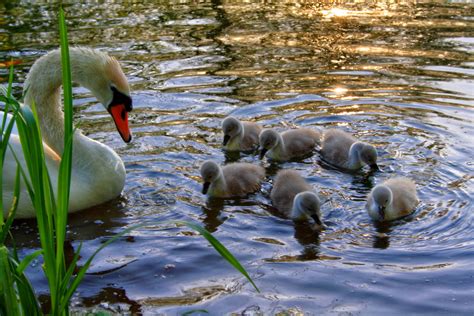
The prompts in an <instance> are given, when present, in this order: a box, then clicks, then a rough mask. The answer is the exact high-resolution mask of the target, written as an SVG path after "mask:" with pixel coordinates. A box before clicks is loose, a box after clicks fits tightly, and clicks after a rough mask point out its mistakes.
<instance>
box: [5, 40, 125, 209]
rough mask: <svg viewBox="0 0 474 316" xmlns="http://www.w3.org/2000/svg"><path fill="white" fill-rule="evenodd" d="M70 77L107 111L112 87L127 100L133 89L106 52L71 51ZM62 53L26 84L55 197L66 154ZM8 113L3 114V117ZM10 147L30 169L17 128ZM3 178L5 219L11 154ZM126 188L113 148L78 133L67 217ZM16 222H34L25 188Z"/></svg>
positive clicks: (38, 65)
mask: <svg viewBox="0 0 474 316" xmlns="http://www.w3.org/2000/svg"><path fill="white" fill-rule="evenodd" d="M70 59H71V72H72V78H73V81H75V82H77V83H79V84H80V85H82V86H84V87H85V88H87V89H89V90H91V92H92V93H93V94H94V96H96V98H97V99H98V100H99V101H100V102H101V103H102V104H104V106H107V105H108V104H109V103H110V102H111V101H112V98H113V93H112V91H111V86H114V87H116V88H117V89H119V90H120V92H122V93H123V94H125V95H129V93H130V91H129V87H128V83H127V82H126V78H125V75H124V74H123V71H122V70H121V68H120V65H119V64H118V62H117V61H116V60H115V59H113V58H112V57H110V56H108V55H107V54H105V53H102V52H99V51H96V50H91V49H87V48H71V49H70ZM61 80H62V77H61V64H60V52H59V50H54V51H52V52H50V53H48V54H46V55H44V56H43V57H41V58H40V59H38V60H37V61H36V62H35V63H34V64H33V66H32V67H31V69H30V72H29V73H28V76H27V79H26V81H25V86H24V89H25V91H26V94H25V104H26V105H25V106H27V105H28V104H32V103H33V102H34V103H35V105H36V109H37V113H38V118H39V122H40V127H41V132H42V136H43V141H44V142H43V146H44V151H45V159H46V166H47V168H48V172H49V175H50V177H51V180H52V185H53V189H54V191H55V192H57V181H58V180H57V179H58V170H59V163H60V155H61V154H62V151H63V141H64V140H63V134H64V118H63V112H62V110H61V100H60V86H61ZM3 115H4V113H3V112H2V113H1V116H2V117H3ZM9 144H10V147H11V149H12V150H13V151H14V152H15V154H16V156H17V157H18V159H19V161H20V162H21V164H22V166H23V169H24V170H27V169H26V165H25V161H24V157H23V152H22V150H21V144H20V140H19V136H18V131H17V130H16V127H15V128H14V129H13V130H12V134H11V136H10V140H9ZM3 170H4V173H3V199H4V200H3V207H4V214H6V212H7V211H8V209H9V208H10V205H11V201H12V195H13V188H14V181H15V171H16V161H15V159H14V157H13V154H12V152H11V150H10V149H8V150H7V153H6V157H5V162H4V168H3ZM124 184H125V167H124V164H123V162H122V160H121V159H120V157H119V156H118V155H117V154H116V153H115V152H114V151H113V150H112V149H111V148H110V147H107V146H105V145H104V144H101V143H99V142H97V141H95V140H92V139H90V138H88V137H86V136H84V135H83V134H82V133H81V132H80V131H76V133H75V134H74V144H73V166H72V182H71V193H70V206H69V212H74V211H78V210H81V209H85V208H88V207H92V206H94V205H98V204H101V203H104V202H106V201H108V200H111V199H113V198H115V197H117V196H118V195H119V194H120V193H121V191H122V189H123V187H124ZM20 194H21V195H20V200H19V206H18V210H17V213H16V218H30V217H35V210H34V209H33V205H32V204H31V201H30V198H29V195H28V193H27V190H26V188H25V186H24V184H23V183H22V185H21V193H20Z"/></svg>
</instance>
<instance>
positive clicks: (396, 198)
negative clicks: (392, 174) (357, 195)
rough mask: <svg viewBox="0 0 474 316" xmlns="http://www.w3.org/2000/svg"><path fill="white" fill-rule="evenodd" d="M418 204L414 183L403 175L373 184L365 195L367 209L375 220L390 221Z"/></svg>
mask: <svg viewBox="0 0 474 316" xmlns="http://www.w3.org/2000/svg"><path fill="white" fill-rule="evenodd" d="M417 205H418V197H417V194H416V187H415V183H414V182H413V181H412V180H410V179H408V178H404V177H398V178H392V179H389V180H387V181H385V182H383V183H382V184H379V185H377V186H375V187H374V188H373V189H372V191H371V192H370V194H369V196H368V197H367V205H366V208H367V211H368V213H369V216H370V217H371V218H372V219H373V220H376V221H382V222H383V221H391V220H394V219H398V218H401V217H404V216H407V215H409V214H411V213H412V212H413V211H414V210H415V208H416V206H417Z"/></svg>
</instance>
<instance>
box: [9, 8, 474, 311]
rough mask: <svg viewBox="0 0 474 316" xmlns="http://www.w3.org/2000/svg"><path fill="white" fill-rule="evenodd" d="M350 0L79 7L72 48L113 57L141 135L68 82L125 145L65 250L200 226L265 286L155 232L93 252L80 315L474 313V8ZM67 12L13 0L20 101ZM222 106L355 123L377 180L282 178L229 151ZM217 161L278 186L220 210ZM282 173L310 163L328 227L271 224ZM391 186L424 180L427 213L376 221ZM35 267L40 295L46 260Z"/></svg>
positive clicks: (313, 123)
mask: <svg viewBox="0 0 474 316" xmlns="http://www.w3.org/2000/svg"><path fill="white" fill-rule="evenodd" d="M326 3H327V2H326ZM337 3H338V5H335V4H320V3H319V4H318V2H314V3H300V4H293V3H292V4H276V3H267V4H265V5H256V4H243V3H239V2H230V3H221V2H220V1H212V2H210V3H201V4H199V5H197V4H191V3H189V4H187V3H186V2H179V3H172V4H165V3H162V4H144V3H141V1H133V2H130V3H128V4H121V2H114V1H101V4H98V5H97V4H82V5H81V4H74V5H69V6H67V7H66V11H67V13H68V22H69V29H70V38H71V43H72V44H74V45H87V46H91V47H95V48H99V49H101V50H104V51H107V52H109V53H110V54H112V55H114V56H116V57H117V58H118V59H119V60H120V61H121V63H122V65H123V67H124V70H125V73H126V74H127V77H128V79H129V81H130V83H131V88H132V90H133V92H132V96H133V100H134V106H135V109H134V111H133V113H132V114H131V124H132V130H133V134H134V140H133V141H132V143H130V144H124V143H123V142H122V141H121V139H120V137H119V135H118V133H117V132H116V131H115V128H114V125H113V123H112V121H111V119H110V118H109V117H108V115H107V113H106V112H105V111H104V110H103V108H102V107H101V105H99V104H98V103H97V101H96V100H95V98H93V97H92V96H91V94H90V93H89V92H88V91H86V90H85V89H83V88H79V87H78V88H76V89H75V92H76V94H75V96H76V99H75V107H76V114H75V116H76V120H77V121H78V122H80V125H81V129H83V131H84V133H86V134H87V135H89V136H90V137H92V138H94V139H96V140H98V141H101V142H103V143H105V144H107V145H108V146H111V147H112V148H114V149H115V150H116V151H117V152H118V154H119V155H120V156H121V157H122V159H123V160H124V161H125V164H126V168H127V183H126V187H125V190H124V192H123V195H122V196H121V197H120V198H118V199H117V200H115V201H111V202H110V203H108V204H106V205H102V206H99V207H97V208H94V209H90V210H86V211H83V212H80V213H77V214H74V215H73V216H71V217H70V225H69V238H70V240H71V245H72V247H75V248H77V246H78V245H79V243H80V242H83V243H84V247H83V258H87V257H88V256H89V255H90V254H92V252H93V251H94V250H95V249H96V248H97V247H98V246H99V245H100V244H101V243H102V242H104V241H105V240H107V239H108V238H109V236H111V235H113V234H114V233H116V232H119V231H121V230H122V229H124V228H126V227H129V226H131V225H133V224H136V223H140V222H143V221H145V220H153V221H164V220H177V219H180V220H190V221H195V222H198V223H200V224H202V225H203V226H205V227H206V228H207V229H208V230H209V231H211V232H213V233H214V235H215V236H216V237H217V238H218V239H219V240H221V241H222V242H223V243H224V244H225V245H226V246H227V247H228V248H229V249H230V250H231V251H232V252H233V253H234V254H235V255H236V257H237V258H238V259H239V260H240V261H241V262H242V263H243V264H244V265H245V266H246V267H247V269H248V271H249V273H250V275H251V276H252V278H253V279H254V280H255V282H256V283H257V285H258V286H259V287H260V289H261V293H256V292H255V290H254V289H253V288H252V286H251V285H250V284H249V283H248V282H247V281H246V280H245V279H244V278H243V277H241V276H240V275H239V274H238V273H236V272H235V271H234V270H233V269H232V268H231V267H230V266H229V265H228V264H227V263H226V262H224V261H223V260H222V259H220V257H219V256H218V255H217V254H216V253H215V251H214V250H213V249H212V248H210V246H209V245H208V244H207V243H206V242H205V241H204V240H203V239H202V238H201V237H200V236H198V235H197V234H195V233H193V232H190V231H189V230H187V229H185V228H183V227H175V226H172V227H166V228H165V229H162V228H163V227H162V226H160V225H158V224H156V225H149V226H147V227H146V228H143V229H140V230H138V231H135V232H133V233H132V234H130V236H128V237H127V238H122V239H120V240H119V241H118V242H116V243H114V244H113V245H111V246H110V247H107V248H106V249H105V251H103V252H102V253H101V254H100V255H99V256H98V257H97V260H95V261H94V264H93V266H92V267H91V269H90V273H89V274H88V275H87V277H86V278H85V281H84V283H83V284H82V285H81V286H80V288H79V291H78V293H77V295H76V297H75V298H74V303H73V304H74V306H75V308H77V309H81V308H91V307H93V308H95V309H99V308H101V309H105V310H109V311H115V312H124V313H125V312H142V313H150V314H153V313H157V312H162V313H165V314H180V313H184V312H187V311H191V310H207V311H208V312H209V313H210V314H222V313H231V312H235V313H238V314H245V315H251V314H254V315H255V314H259V313H261V314H275V313H278V312H282V311H286V312H289V313H293V314H296V313H298V312H305V313H309V314H311V313H315V314H319V313H323V314H359V313H362V314H381V313H390V314H393V313H395V311H396V312H397V313H409V314H414V313H417V314H418V313H424V314H431V313H433V312H443V313H445V314H453V313H455V314H472V312H473V310H474V303H473V302H474V265H473V262H474V242H473V240H474V229H473V228H474V225H473V222H474V215H473V211H474V208H473V198H472V195H473V191H474V190H473V188H474V185H473V176H474V172H473V164H474V161H473V157H474V150H473V149H474V145H473V140H472V137H473V135H474V134H473V132H474V128H473V122H474V109H473V105H474V83H473V82H474V81H473V78H474V54H473V53H474V6H473V5H472V4H471V5H470V4H466V3H449V2H445V1H433V2H427V1H416V4H415V1H399V2H397V4H394V1H371V2H370V3H369V4H367V3H366V4H363V5H362V4H354V3H352V2H344V1H338V2H337ZM55 10H56V9H55V6H53V5H50V4H46V3H44V4H32V3H29V2H27V1H25V2H23V1H8V2H7V3H3V2H2V3H0V61H4V60H7V59H9V58H10V57H13V58H14V59H19V60H21V61H22V63H21V64H20V65H19V66H17V73H16V77H15V83H16V85H15V91H16V93H17V95H20V93H21V88H22V83H23V82H24V79H25V75H26V73H27V71H28V69H29V68H30V66H31V64H32V63H33V61H34V60H35V59H37V58H38V57H39V56H41V55H43V54H44V53H45V52H46V51H47V50H49V49H52V48H55V47H57V46H58V40H57V28H56V13H55V12H56V11H55ZM5 80H6V69H5V68H0V81H5ZM229 114H232V115H235V116H237V117H239V118H242V119H247V120H251V121H258V122H259V123H261V124H262V125H264V126H265V127H278V128H279V129H281V130H283V129H286V128H289V127H292V126H306V127H317V128H321V129H324V128H328V127H338V128H341V129H344V130H347V131H349V132H351V133H353V134H355V135H356V136H357V137H359V138H360V139H363V140H365V141H368V142H370V143H373V144H374V145H375V146H376V147H377V150H378V153H379V156H380V165H381V168H382V170H381V171H380V172H376V173H369V172H368V170H363V171H361V172H359V173H356V174H345V173H342V172H340V171H338V170H334V169H330V168H328V167H327V166H325V165H323V164H321V162H320V159H319V157H318V155H317V154H316V155H314V156H313V157H310V158H307V159H305V160H304V161H301V162H290V163H283V164H280V165H274V166H270V165H269V164H268V163H267V162H265V161H263V162H262V161H259V160H258V159H257V157H256V156H254V155H241V156H240V157H235V156H232V157H231V156H226V154H225V153H224V152H223V151H222V149H221V146H220V144H221V142H222V135H221V134H220V123H221V121H222V118H224V117H225V116H227V115H229ZM206 159H215V160H217V161H219V162H222V163H224V162H228V161H231V160H235V159H239V160H240V161H246V162H253V163H256V164H262V165H263V166H265V167H266V168H267V181H266V184H265V185H264V186H263V188H262V190H261V192H259V193H257V194H254V195H250V196H248V197H247V198H245V199H239V200H230V201H225V202H212V203H210V202H207V201H206V198H205V197H204V196H203V195H202V194H201V193H200V189H201V184H200V181H199V171H198V168H199V165H200V163H201V162H202V161H203V160H206ZM282 168H294V169H297V170H300V171H301V173H302V174H303V175H304V176H305V177H306V178H307V179H308V181H309V182H311V184H312V185H313V186H314V187H315V188H317V190H319V192H320V194H321V196H322V197H323V200H324V201H325V203H324V204H323V206H322V212H323V216H324V221H325V222H326V223H327V226H328V228H327V229H326V230H325V231H323V232H321V233H320V234H318V233H315V232H313V231H312V230H311V229H310V227H308V225H305V224H297V225H295V224H294V223H293V222H292V221H290V220H288V219H285V218H281V217H279V216H277V214H275V212H274V210H273V208H272V207H271V203H270V201H269V192H270V190H271V181H272V179H273V177H274V175H275V173H276V172H277V171H278V170H279V169H282ZM394 175H405V176H409V177H411V178H413V179H414V180H415V181H416V183H417V188H418V193H419V196H420V199H421V201H422V202H421V204H420V206H419V208H418V209H417V210H416V212H415V213H414V214H413V215H412V216H410V217H408V218H406V219H403V220H400V221H397V222H394V223H392V224H390V225H386V226H380V225H376V224H374V223H373V222H372V221H371V220H370V219H369V217H368V215H367V213H366V211H365V210H364V205H365V198H366V195H367V193H368V192H369V191H370V189H371V188H372V187H373V186H374V185H375V184H376V183H379V182H381V181H383V180H384V179H386V178H389V177H391V176H394ZM36 234H37V231H36V229H35V222H34V221H22V222H17V223H16V225H15V227H14V237H15V240H16V242H17V243H18V244H19V246H20V250H21V254H23V255H24V254H26V253H29V252H31V251H33V250H35V249H37V248H38V245H39V241H38V238H37V237H36ZM32 236H33V238H32ZM28 274H29V276H30V277H31V279H32V282H33V284H34V285H35V287H36V288H37V289H38V291H39V292H40V293H42V296H43V297H45V296H46V294H47V286H46V281H45V279H44V278H43V274H42V272H41V262H35V263H34V264H33V267H31V268H30V269H29V271H28ZM202 313H204V312H202Z"/></svg>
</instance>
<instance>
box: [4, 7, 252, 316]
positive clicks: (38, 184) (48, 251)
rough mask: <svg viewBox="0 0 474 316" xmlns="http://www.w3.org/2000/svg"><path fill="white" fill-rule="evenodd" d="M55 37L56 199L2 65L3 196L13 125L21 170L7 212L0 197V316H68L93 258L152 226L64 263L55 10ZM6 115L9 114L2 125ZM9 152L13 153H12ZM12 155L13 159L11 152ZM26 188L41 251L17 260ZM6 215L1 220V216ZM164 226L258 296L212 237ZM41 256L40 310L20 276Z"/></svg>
mask: <svg viewBox="0 0 474 316" xmlns="http://www.w3.org/2000/svg"><path fill="white" fill-rule="evenodd" d="M59 37H60V47H61V65H62V78H63V103H64V117H65V126H64V127H65V134H64V151H63V153H62V156H61V163H60V171H59V177H58V192H57V196H55V194H54V192H53V186H52V183H51V179H50V177H49V174H48V170H47V168H46V164H45V160H44V159H45V157H44V151H43V141H42V136H41V130H40V128H39V124H38V117H37V113H36V109H35V105H34V104H30V105H29V106H30V107H31V109H30V108H28V107H22V106H21V105H20V103H19V102H18V101H17V100H16V99H15V98H14V97H13V96H12V83H13V73H14V69H13V66H14V65H15V62H14V61H10V62H6V63H5V65H8V66H9V67H10V73H9V80H8V84H7V87H6V88H5V87H1V86H0V102H2V103H4V104H5V108H4V113H5V115H3V120H2V122H1V129H0V131H1V138H0V187H1V188H2V191H3V180H2V179H3V165H4V161H5V157H6V153H7V151H8V150H9V149H10V150H11V148H10V147H9V143H8V141H9V138H10V135H11V133H12V130H13V128H14V124H15V123H16V127H17V129H18V134H19V138H20V141H21V145H22V149H23V153H24V157H25V160H26V170H25V169H23V168H22V167H21V166H20V165H19V164H18V159H17V158H16V157H15V160H16V161H17V164H18V167H17V169H16V181H15V190H14V194H13V202H12V203H11V204H12V205H11V207H10V209H9V210H8V212H4V209H3V207H4V204H3V192H2V195H0V213H1V216H0V315H43V312H45V313H47V314H51V315H69V313H70V310H69V303H70V300H71V298H72V296H73V294H74V292H75V291H76V289H77V288H78V286H79V285H80V283H81V281H82V280H83V278H84V276H85V274H86V272H87V269H88V268H89V266H90V265H91V264H92V261H93V259H94V257H95V256H96V255H97V254H98V253H99V252H100V251H101V250H102V249H104V248H105V247H107V246H108V245H109V244H110V243H112V242H114V241H115V240H117V239H118V238H120V237H121V236H124V235H126V234H127V233H130V232H131V231H133V230H136V229H139V228H141V227H144V226H146V225H147V224H156V222H153V223H142V224H139V225H135V226H132V227H129V228H127V229H124V230H122V231H121V232H120V233H118V234H116V235H114V236H113V237H112V238H110V239H108V240H107V241H106V242H105V243H103V244H102V245H101V246H100V247H99V248H98V249H97V250H95V252H94V253H93V254H92V256H91V257H90V258H88V259H87V260H85V261H84V262H83V263H82V264H81V266H79V265H78V261H79V259H80V251H81V248H82V244H79V246H78V247H77V250H76V251H75V253H74V255H73V258H72V260H67V263H66V257H65V252H64V244H65V242H66V227H67V219H68V211H67V210H68V204H69V193H70V186H71V169H72V146H73V144H72V138H73V134H74V127H73V108H72V101H73V97H72V78H71V70H70V61H69V44H68V37H67V28H66V22H65V15H64V11H63V9H62V8H60V9H59ZM6 113H9V114H10V120H9V121H8V120H7V115H6ZM12 152H13V150H12ZM13 155H14V156H15V154H14V153H13ZM21 181H23V183H25V185H26V187H27V190H28V193H29V196H30V198H31V200H32V203H33V205H34V207H35V210H36V220H37V225H38V232H39V237H40V241H41V249H39V250H36V251H34V252H32V253H30V254H28V255H27V256H25V257H24V258H22V259H21V260H20V258H19V256H18V253H17V251H16V247H15V243H14V240H9V244H12V245H13V246H12V247H7V246H6V245H5V244H6V241H7V239H9V237H10V238H11V234H10V233H9V229H10V227H11V225H12V223H13V219H14V217H15V212H16V209H17V206H18V199H19V195H20V182H21ZM4 214H6V217H4ZM160 224H163V225H177V226H187V227H189V228H191V229H193V230H195V231H196V232H198V233H200V234H201V235H202V236H203V237H204V238H205V239H206V240H207V241H208V242H209V243H210V245H211V246H212V247H214V249H215V250H216V251H217V252H218V253H219V254H220V255H221V256H222V257H223V258H224V259H225V260H227V261H228V262H229V263H230V264H231V265H232V266H233V267H234V268H235V269H236V270H237V271H239V272H240V273H241V274H242V275H243V276H244V277H245V278H247V280H248V281H249V282H250V283H251V284H252V286H253V287H254V288H255V290H256V291H257V292H259V289H258V287H257V286H256V285H255V283H254V282H253V280H252V279H251V277H250V276H249V275H248V273H247V272H246V270H245V269H244V267H243V266H242V265H241V264H240V263H239V261H238V260H237V259H236V258H235V257H234V256H233V255H232V254H231V253H230V252H229V250H228V249H227V248H226V247H225V246H223V245H222V244H221V243H220V242H219V241H218V240H217V239H215V238H214V237H213V236H212V234H211V233H209V232H208V231H207V230H206V229H204V228H203V227H201V226H199V225H197V224H194V223H191V222H186V221H167V222H160ZM39 257H42V261H43V265H42V267H43V271H44V274H45V277H46V279H47V281H48V285H49V295H50V302H51V306H48V307H45V306H43V308H42V307H41V305H40V303H39V300H38V296H37V293H35V289H34V287H33V286H32V284H31V283H30V281H29V280H28V277H27V275H26V274H25V269H26V268H27V267H28V266H29V264H30V263H31V262H32V261H33V260H35V259H37V258H39Z"/></svg>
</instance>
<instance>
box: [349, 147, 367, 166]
mask: <svg viewBox="0 0 474 316" xmlns="http://www.w3.org/2000/svg"><path fill="white" fill-rule="evenodd" d="M363 147H364V143H362V142H355V143H353V144H352V145H351V148H350V149H349V159H348V161H347V168H349V169H358V168H360V167H362V165H363V164H362V159H361V157H360V152H361V150H362V148H363Z"/></svg>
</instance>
